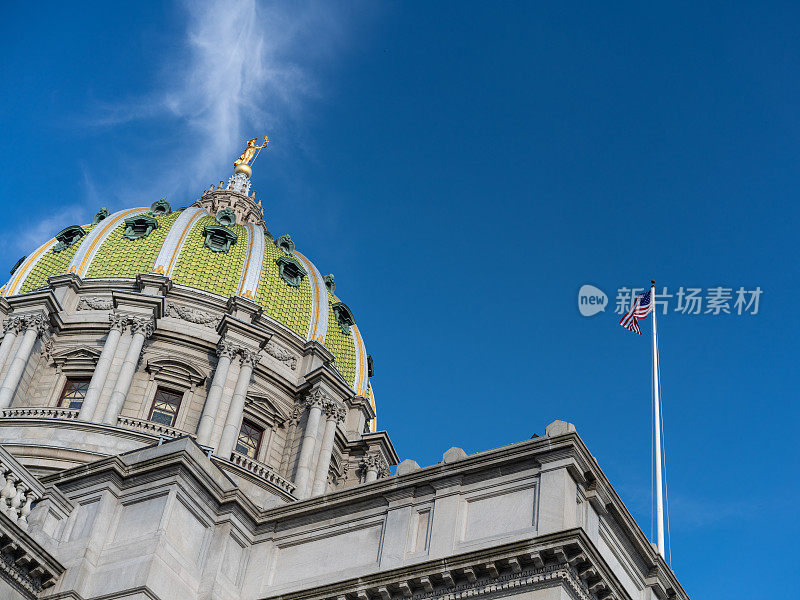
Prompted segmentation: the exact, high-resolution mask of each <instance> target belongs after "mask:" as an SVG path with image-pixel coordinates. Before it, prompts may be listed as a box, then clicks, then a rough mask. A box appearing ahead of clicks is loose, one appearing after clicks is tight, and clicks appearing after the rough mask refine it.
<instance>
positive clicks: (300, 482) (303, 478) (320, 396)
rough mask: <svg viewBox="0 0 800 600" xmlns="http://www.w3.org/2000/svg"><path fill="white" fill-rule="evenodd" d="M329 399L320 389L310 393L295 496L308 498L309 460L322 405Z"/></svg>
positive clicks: (295, 483)
mask: <svg viewBox="0 0 800 600" xmlns="http://www.w3.org/2000/svg"><path fill="white" fill-rule="evenodd" d="M328 399H329V398H328V396H327V395H325V392H323V391H322V390H320V389H316V390H314V391H313V392H311V395H310V396H309V398H308V419H307V420H306V429H305V432H304V433H303V440H302V441H301V442H300V457H299V458H298V459H297V473H296V475H295V478H294V485H295V490H294V493H295V496H297V497H298V498H301V499H302V498H308V490H307V489H306V488H307V487H308V480H309V479H310V478H311V459H312V457H313V456H314V447H315V446H316V443H317V429H319V419H320V416H321V415H322V404H323V402H325V401H327V400H328Z"/></svg>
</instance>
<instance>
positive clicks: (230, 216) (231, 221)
mask: <svg viewBox="0 0 800 600" xmlns="http://www.w3.org/2000/svg"><path fill="white" fill-rule="evenodd" d="M216 219H217V223H219V224H220V225H222V226H223V227H233V226H234V225H236V213H235V212H233V209H232V208H223V209H222V210H220V211H217V216H216Z"/></svg>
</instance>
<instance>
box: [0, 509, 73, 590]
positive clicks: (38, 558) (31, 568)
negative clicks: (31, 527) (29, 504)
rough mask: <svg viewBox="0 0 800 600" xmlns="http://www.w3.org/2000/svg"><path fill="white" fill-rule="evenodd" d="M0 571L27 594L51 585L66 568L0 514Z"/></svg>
mask: <svg viewBox="0 0 800 600" xmlns="http://www.w3.org/2000/svg"><path fill="white" fill-rule="evenodd" d="M0 548H2V549H3V552H2V555H0V572H2V574H3V575H4V576H5V577H6V578H8V579H11V580H12V581H13V582H15V583H16V584H18V585H20V586H21V587H22V588H24V589H25V590H27V591H28V592H29V593H31V594H33V595H35V596H38V594H39V592H41V591H42V590H45V589H47V588H49V587H52V586H53V585H54V584H55V582H56V580H57V579H58V578H59V577H60V576H61V574H62V573H63V572H64V571H65V570H66V569H65V568H64V566H63V565H62V564H61V563H60V562H58V561H57V560H56V559H55V558H53V556H51V554H50V553H49V552H48V551H47V550H45V549H44V548H43V547H42V546H40V545H39V544H38V543H37V542H36V541H35V540H34V539H33V538H32V537H31V536H30V535H28V534H27V533H26V532H25V531H23V530H22V529H20V528H19V527H17V525H16V524H15V523H14V522H13V521H12V520H11V519H9V518H8V517H7V516H6V515H5V514H3V513H0Z"/></svg>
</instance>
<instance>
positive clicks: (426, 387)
mask: <svg viewBox="0 0 800 600" xmlns="http://www.w3.org/2000/svg"><path fill="white" fill-rule="evenodd" d="M798 12H800V9H798V6H797V5H796V4H792V3H777V2H775V3H772V2H770V3H751V4H740V3H724V4H723V3H718V4H713V5H712V4H709V5H706V6H699V5H697V3H673V4H671V5H670V6H669V7H652V6H647V7H643V6H641V5H640V4H637V3H631V4H615V5H614V6H607V5H603V6H601V5H598V4H588V3H587V4H580V3H568V4H567V3H552V4H549V5H545V4H543V3H501V4H498V3H467V2H448V3H429V2H424V3H423V2H403V3H383V4H382V3H366V2H365V3H357V2H343V3H328V2H325V3H319V4H316V3H307V2H306V3H291V4H289V5H279V6H276V5H270V4H253V3H251V2H241V3H239V5H238V6H237V7H236V8H235V9H231V8H230V7H229V6H228V5H227V4H223V3H221V2H220V3H215V2H209V1H204V2H195V3H185V4H184V3H174V4H173V3H164V4H147V3H139V2H136V3H134V2H129V3H125V2H119V3H114V4H113V6H109V4H108V3H99V2H98V3H96V5H95V6H92V5H91V3H89V2H86V3H81V4H80V5H79V6H76V5H74V4H69V3H46V2H45V3H12V4H8V3H7V4H6V6H4V8H3V11H2V14H3V17H4V22H5V24H6V27H5V31H4V35H3V36H2V37H0V55H2V56H3V59H2V65H3V73H4V76H3V78H2V83H0V86H2V94H0V127H2V131H3V136H4V143H3V144H2V145H1V146H0V173H2V176H3V177H2V180H3V181H4V182H5V186H6V192H5V195H4V198H5V200H4V202H3V211H4V219H3V224H2V226H0V232H2V237H0V266H2V268H3V269H5V270H6V271H7V270H8V269H10V268H11V266H12V265H13V264H14V263H15V262H16V260H17V259H18V258H19V257H20V256H22V255H24V254H27V253H29V252H30V251H31V250H33V249H34V248H35V247H36V246H37V245H38V243H39V242H41V241H42V240H44V239H45V238H47V237H50V236H52V235H53V234H54V233H56V232H57V231H58V230H60V229H61V228H63V227H65V226H67V225H71V224H74V223H77V222H81V223H84V222H86V221H87V220H89V219H90V218H91V216H92V215H93V214H94V212H96V210H97V209H98V208H99V207H100V206H107V207H108V208H109V209H111V210H115V209H119V208H123V207H128V206H139V205H143V204H144V205H147V204H150V203H151V202H152V201H153V200H156V199H158V198H159V197H161V196H162V195H165V196H167V198H168V199H169V201H170V202H171V203H172V205H173V206H184V205H187V204H190V203H191V202H192V201H194V200H195V199H196V198H197V197H198V195H199V194H200V193H201V191H202V190H203V189H205V188H206V187H208V185H209V184H211V183H216V182H218V181H219V180H220V179H223V178H226V177H227V176H228V175H229V174H230V172H231V162H232V160H233V159H234V158H235V156H237V155H238V153H239V152H240V151H241V147H240V146H241V143H242V140H244V139H246V138H249V137H256V136H261V135H263V134H264V133H268V134H269V136H270V139H271V141H272V144H271V148H270V150H269V152H268V153H267V154H266V155H262V157H261V158H260V159H259V161H258V162H257V163H256V168H255V174H254V176H253V186H254V189H256V190H258V191H259V193H260V196H261V197H262V198H263V201H264V206H265V207H266V217H267V222H268V225H269V228H270V230H271V231H272V232H273V233H274V234H275V235H281V234H283V233H291V235H292V238H293V239H294V240H295V242H296V244H297V247H298V249H299V250H301V251H302V252H303V253H304V254H306V255H307V256H309V257H310V258H312V260H314V261H315V263H316V264H317V265H318V267H319V268H320V270H321V271H322V272H323V273H327V272H333V273H334V274H335V275H336V282H337V293H339V294H340V296H341V297H342V299H343V300H344V301H345V302H347V303H348V305H349V306H350V307H351V308H352V310H353V312H354V313H355V316H356V320H357V322H358V323H359V325H360V327H361V329H362V331H363V332H364V335H365V340H366V343H367V347H368V350H369V352H370V353H371V354H372V355H373V356H374V359H375V373H376V374H375V377H374V379H373V385H374V387H375V390H376V395H377V401H378V406H379V420H380V425H381V427H382V428H386V429H388V430H389V431H390V433H391V435H392V439H393V440H394V443H395V446H396V448H397V450H398V452H399V454H400V455H401V457H403V458H406V457H409V458H414V459H415V460H417V461H418V462H419V463H420V464H422V465H427V464H432V463H435V462H437V461H439V460H440V459H441V454H442V452H443V451H445V450H446V449H447V448H449V447H450V446H453V445H458V446H462V447H463V448H464V449H465V450H466V451H467V452H476V451H480V450H486V449H489V448H493V447H497V446H500V445H503V444H507V443H510V442H515V441H520V440H524V439H527V438H529V437H530V436H531V435H532V434H534V433H539V434H542V433H543V432H544V428H545V426H546V425H547V423H549V422H551V421H552V420H554V419H564V420H567V421H571V422H573V423H575V425H576V427H577V428H578V431H579V433H580V434H581V435H582V437H583V439H584V440H585V441H586V443H587V444H588V446H589V448H590V449H591V451H592V452H593V454H594V455H595V456H596V457H597V459H598V461H599V462H600V464H601V466H602V467H603V469H604V470H605V472H606V474H607V475H608V476H609V478H610V479H611V481H612V483H613V484H614V485H615V486H616V488H617V490H618V491H619V493H620V495H621V496H622V498H623V499H624V500H625V502H626V503H627V505H628V506H629V508H630V509H631V511H632V512H633V513H634V515H635V516H636V517H637V519H638V520H639V522H640V523H641V524H642V527H643V529H644V531H645V533H649V532H650V530H651V527H650V513H651V501H650V492H649V489H650V463H649V457H650V429H649V423H650V392H649V377H650V356H649V351H650V346H649V338H648V337H647V336H641V337H639V336H635V335H633V334H631V333H628V332H626V331H624V330H623V329H622V328H620V327H619V326H618V325H617V324H616V321H617V318H618V317H616V316H615V315H614V314H613V312H612V310H608V311H606V312H602V313H600V314H598V315H595V316H593V317H591V318H586V317H582V316H581V315H580V314H579V312H578V310H577V291H578V288H579V287H580V286H581V285H582V284H584V283H591V284H594V285H596V286H598V287H599V288H601V289H603V290H604V291H605V292H606V293H607V294H609V295H610V296H611V301H613V297H614V295H615V294H616V290H617V289H618V288H619V287H621V286H632V285H634V286H644V285H646V284H647V282H648V281H649V280H650V278H652V277H654V278H656V279H657V280H658V283H659V286H667V287H668V289H669V292H670V293H674V292H676V291H677V290H678V288H679V287H681V286H684V287H698V288H702V289H703V290H706V289H707V288H711V287H716V286H723V287H728V288H733V289H734V290H735V289H737V288H738V287H740V286H743V287H745V288H746V289H754V288H756V287H760V288H761V289H762V290H763V294H762V296H761V298H760V306H759V312H758V314H757V315H752V314H743V315H736V314H731V315H725V314H721V315H710V314H700V315H686V314H681V313H679V312H676V311H674V310H673V308H674V299H673V304H671V305H670V307H669V314H667V315H665V316H661V315H659V331H660V335H661V337H660V341H661V347H660V350H661V371H662V391H663V401H664V426H665V438H666V448H667V461H668V475H669V492H670V495H669V498H670V514H671V547H672V564H673V567H674V569H675V571H676V573H677V574H678V577H679V579H680V581H681V582H682V583H683V585H684V586H685V588H686V589H687V591H688V592H689V593H690V594H691V595H692V596H693V597H696V598H722V597H728V596H729V595H730V593H732V591H733V590H737V591H738V592H739V593H741V585H742V584H741V581H740V577H741V576H742V574H743V573H744V574H749V573H751V572H752V565H753V560H754V557H755V552H763V551H765V550H767V551H768V553H769V558H768V559H767V561H768V562H769V564H770V566H771V571H772V572H773V573H776V575H775V576H774V577H761V578H759V579H758V583H757V584H755V585H754V586H753V587H748V589H747V591H746V592H745V596H746V597H748V598H775V597H778V596H781V595H787V596H788V595H789V594H790V590H791V593H794V591H795V589H794V584H793V582H792V581H791V578H788V577H784V576H782V575H781V574H782V573H783V574H785V573H789V572H792V571H793V570H794V559H793V558H792V556H793V552H792V551H793V549H794V541H795V540H796V538H797V536H798V534H800V531H798V525H797V520H796V518H795V515H794V513H795V511H794V510H793V508H794V507H793V506H792V507H790V499H791V500H794V498H795V497H796V495H797V493H798V491H800V490H798V483H797V476H796V473H797V462H798V458H800V457H798V449H797V444H796V438H797V427H798V423H799V422H800V419H799V418H798V417H800V414H798V413H799V411H798V402H797V400H798V393H797V392H796V385H795V384H794V382H793V376H794V375H795V372H796V365H797V341H796V336H797V332H798V317H797V311H796V310H794V308H793V307H794V304H795V300H794V299H795V298H797V297H798V291H800V290H798V268H797V264H798V262H797V258H796V251H797V235H796V230H797V226H798V217H800V214H798V212H799V211H798V208H797V206H798V204H797V202H798V200H797V198H798V191H800V162H799V161H798V155H799V153H798V150H799V149H800V116H799V115H800V112H799V111H798V110H797V98H798V97H800V89H799V88H800V85H799V84H798V77H797V73H798V67H800V52H799V51H800V41H799V38H798V36H797V32H796V29H797V28H796V24H797V22H798V18H799V17H800V15H799V14H798ZM3 265H4V266H3ZM649 327H650V323H649V321H645V322H644V323H643V329H644V331H645V332H649ZM790 508H792V510H790ZM745 576H748V575H745Z"/></svg>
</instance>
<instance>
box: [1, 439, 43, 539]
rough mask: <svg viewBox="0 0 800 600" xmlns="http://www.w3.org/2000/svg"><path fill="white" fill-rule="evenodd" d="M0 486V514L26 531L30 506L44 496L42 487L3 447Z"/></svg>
mask: <svg viewBox="0 0 800 600" xmlns="http://www.w3.org/2000/svg"><path fill="white" fill-rule="evenodd" d="M0 485H2V489H0V512H2V513H3V514H4V515H6V516H7V517H8V518H9V519H11V520H12V521H14V522H15V523H16V524H17V525H19V526H20V527H21V528H22V529H27V528H28V515H29V514H31V505H32V504H33V503H34V502H35V501H37V500H39V499H41V497H42V496H43V495H44V486H43V485H42V484H41V483H39V481H38V480H37V479H36V478H35V477H34V476H33V475H31V474H30V473H28V471H27V469H25V467H23V466H22V465H20V464H19V463H18V462H17V460H16V459H15V458H14V457H13V456H11V454H10V453H9V452H8V451H7V450H6V449H5V448H3V447H0Z"/></svg>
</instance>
